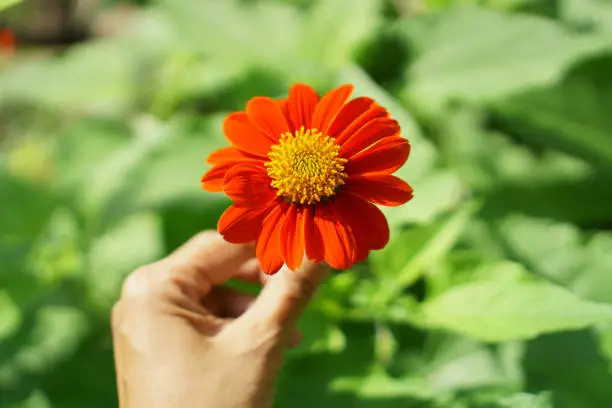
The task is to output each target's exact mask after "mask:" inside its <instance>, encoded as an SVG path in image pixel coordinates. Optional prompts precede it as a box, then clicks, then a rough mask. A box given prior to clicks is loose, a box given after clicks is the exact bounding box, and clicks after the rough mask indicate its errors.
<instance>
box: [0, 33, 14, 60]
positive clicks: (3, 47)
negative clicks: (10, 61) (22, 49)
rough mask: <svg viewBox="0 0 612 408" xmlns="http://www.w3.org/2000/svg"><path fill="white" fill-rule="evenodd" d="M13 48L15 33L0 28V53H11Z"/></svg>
mask: <svg viewBox="0 0 612 408" xmlns="http://www.w3.org/2000/svg"><path fill="white" fill-rule="evenodd" d="M14 50H15V35H14V34H13V33H12V32H11V31H9V30H0V53H3V54H11V53H12V52H13V51H14Z"/></svg>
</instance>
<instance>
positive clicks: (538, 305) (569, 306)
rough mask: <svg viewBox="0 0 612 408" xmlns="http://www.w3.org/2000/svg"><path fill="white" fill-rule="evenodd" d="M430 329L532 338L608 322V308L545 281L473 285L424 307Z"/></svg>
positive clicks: (481, 336) (500, 338) (496, 337)
mask: <svg viewBox="0 0 612 408" xmlns="http://www.w3.org/2000/svg"><path fill="white" fill-rule="evenodd" d="M422 312H423V319H424V322H425V324H426V325H428V326H429V327H431V328H439V329H447V330H452V331H456V332H459V333H464V334H468V335H470V336H473V337H475V338H478V339H482V340H485V341H491V342H495V341H504V340H517V339H530V338H534V337H536V336H539V335H541V334H544V333H551V332H556V331H566V330H577V329H582V328H585V327H590V326H592V325H595V324H597V323H601V322H606V321H610V320H612V306H609V305H604V304H599V303H594V302H589V301H585V300H582V299H580V298H578V297H577V296H575V295H574V294H573V293H571V292H569V291H567V290H565V289H563V288H561V287H558V286H555V285H552V284H550V283H546V282H539V281H527V280H523V281H515V282H495V281H492V282H475V283H470V284H466V285H461V286H457V287H455V288H453V289H451V290H449V291H447V292H445V293H444V294H442V295H441V296H439V297H436V298H434V299H432V300H430V301H428V302H427V303H426V304H425V305H424V306H423V310H422Z"/></svg>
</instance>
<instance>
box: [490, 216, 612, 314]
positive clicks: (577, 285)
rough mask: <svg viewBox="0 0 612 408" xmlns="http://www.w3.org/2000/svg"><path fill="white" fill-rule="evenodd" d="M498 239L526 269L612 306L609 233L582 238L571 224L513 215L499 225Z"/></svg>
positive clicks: (610, 239) (586, 296)
mask: <svg viewBox="0 0 612 408" xmlns="http://www.w3.org/2000/svg"><path fill="white" fill-rule="evenodd" d="M497 239H498V240H499V242H500V243H501V245H502V246H504V248H505V249H506V251H507V253H508V254H509V255H510V256H511V257H514V258H517V259H519V260H521V261H522V262H523V263H525V264H526V265H527V266H528V269H529V270H531V271H533V272H535V273H537V274H539V275H541V276H544V277H546V278H548V279H550V280H551V281H553V282H556V283H559V284H561V285H564V286H566V287H568V288H569V289H571V290H572V291H574V292H575V293H577V294H578V295H579V296H582V297H584V298H586V299H589V300H593V301H597V302H605V303H612V275H610V270H611V268H612V256H611V255H610V254H612V235H611V234H609V233H597V234H595V235H593V236H592V237H590V238H589V239H585V237H584V236H583V234H582V233H581V232H580V231H579V230H578V228H576V227H575V226H573V225H571V224H562V223H555V222H553V221H550V220H545V219H533V218H526V217H520V216H515V217H509V218H506V219H505V220H504V221H503V222H501V223H500V225H499V227H498V235H497Z"/></svg>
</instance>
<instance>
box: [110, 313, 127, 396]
mask: <svg viewBox="0 0 612 408" xmlns="http://www.w3.org/2000/svg"><path fill="white" fill-rule="evenodd" d="M120 313H121V312H120V309H119V305H118V304H117V305H115V306H114V307H113V310H112V312H111V333H112V338H113V355H114V360H115V373H116V377H117V394H118V399H119V406H120V407H125V406H127V405H126V404H127V391H126V386H125V377H124V371H125V369H124V364H125V361H124V358H123V354H124V351H125V350H124V347H125V346H124V344H123V339H122V338H121V334H120V333H119V325H120V322H119V320H120Z"/></svg>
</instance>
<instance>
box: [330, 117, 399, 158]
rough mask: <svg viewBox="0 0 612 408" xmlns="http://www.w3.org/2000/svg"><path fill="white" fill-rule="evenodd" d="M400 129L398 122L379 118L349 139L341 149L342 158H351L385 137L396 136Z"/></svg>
mask: <svg viewBox="0 0 612 408" xmlns="http://www.w3.org/2000/svg"><path fill="white" fill-rule="evenodd" d="M399 131H400V127H399V124H398V123H397V121H396V120H393V119H390V118H377V119H374V120H371V121H369V122H368V123H366V124H365V125H363V126H362V127H361V128H360V129H359V130H357V131H356V132H355V133H354V134H353V135H352V136H351V137H349V138H348V140H346V141H345V142H344V143H343V144H342V147H340V156H341V157H351V156H353V155H354V154H356V153H358V152H360V151H361V150H363V149H366V148H367V147H369V146H370V145H371V144H373V143H375V142H377V141H379V140H380V139H383V138H385V137H390V136H395V135H397V134H398V133H399Z"/></svg>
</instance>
